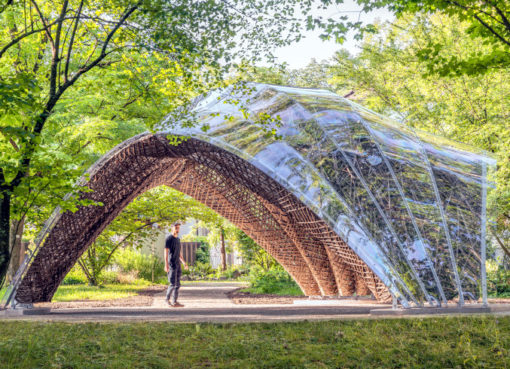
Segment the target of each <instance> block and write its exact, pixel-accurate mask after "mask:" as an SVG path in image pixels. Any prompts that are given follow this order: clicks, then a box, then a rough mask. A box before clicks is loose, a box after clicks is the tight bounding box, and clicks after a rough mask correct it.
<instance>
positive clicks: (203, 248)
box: [193, 236, 211, 263]
mask: <svg viewBox="0 0 510 369" xmlns="http://www.w3.org/2000/svg"><path fill="white" fill-rule="evenodd" d="M193 242H200V246H199V247H198V249H197V253H196V255H195V261H196V262H199V263H209V261H210V256H211V255H210V252H209V247H210V246H209V242H208V240H207V237H204V236H198V237H195V238H194V240H193Z"/></svg>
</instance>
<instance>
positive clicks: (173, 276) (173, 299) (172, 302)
mask: <svg viewBox="0 0 510 369" xmlns="http://www.w3.org/2000/svg"><path fill="white" fill-rule="evenodd" d="M180 228H181V224H180V223H175V224H173V225H172V231H171V233H170V235H169V236H168V237H167V238H166V241H165V272H167V275H168V283H169V286H168V290H167V291H166V301H167V303H168V305H169V306H171V307H183V306H184V305H182V304H179V303H178V302H177V297H178V296H179V288H180V287H181V261H182V263H183V264H184V268H186V269H188V265H187V264H186V262H185V261H184V259H183V258H182V256H181V240H180V239H179V237H177V236H178V235H179V230H180Z"/></svg>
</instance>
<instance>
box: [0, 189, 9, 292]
mask: <svg viewBox="0 0 510 369" xmlns="http://www.w3.org/2000/svg"><path fill="white" fill-rule="evenodd" d="M2 192H3V193H0V196H2V198H0V287H1V286H2V285H3V283H4V280H5V276H6V274H7V268H8V266H9V260H10V258H11V253H10V250H9V234H10V219H11V195H10V194H8V193H7V191H5V190H4V191H2Z"/></svg>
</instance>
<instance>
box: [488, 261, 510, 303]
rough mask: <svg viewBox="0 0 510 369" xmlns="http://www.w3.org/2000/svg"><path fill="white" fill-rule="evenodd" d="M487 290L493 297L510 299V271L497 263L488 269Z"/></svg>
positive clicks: (490, 265)
mask: <svg viewBox="0 0 510 369" xmlns="http://www.w3.org/2000/svg"><path fill="white" fill-rule="evenodd" d="M487 290H488V293H489V295H490V296H491V297H510V270H507V269H505V268H504V267H503V266H502V265H498V264H496V263H494V264H490V263H489V265H488V267H487Z"/></svg>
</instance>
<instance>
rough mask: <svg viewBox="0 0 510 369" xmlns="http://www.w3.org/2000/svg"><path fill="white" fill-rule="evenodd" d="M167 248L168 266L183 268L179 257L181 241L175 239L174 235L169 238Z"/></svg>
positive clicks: (177, 238) (166, 242) (166, 243)
mask: <svg viewBox="0 0 510 369" xmlns="http://www.w3.org/2000/svg"><path fill="white" fill-rule="evenodd" d="M165 248H166V249H168V264H169V265H170V268H172V269H177V268H178V267H180V266H181V262H180V261H179V256H180V254H181V240H180V239H179V237H174V235H173V234H171V235H170V236H168V237H167V238H166V241H165Z"/></svg>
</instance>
